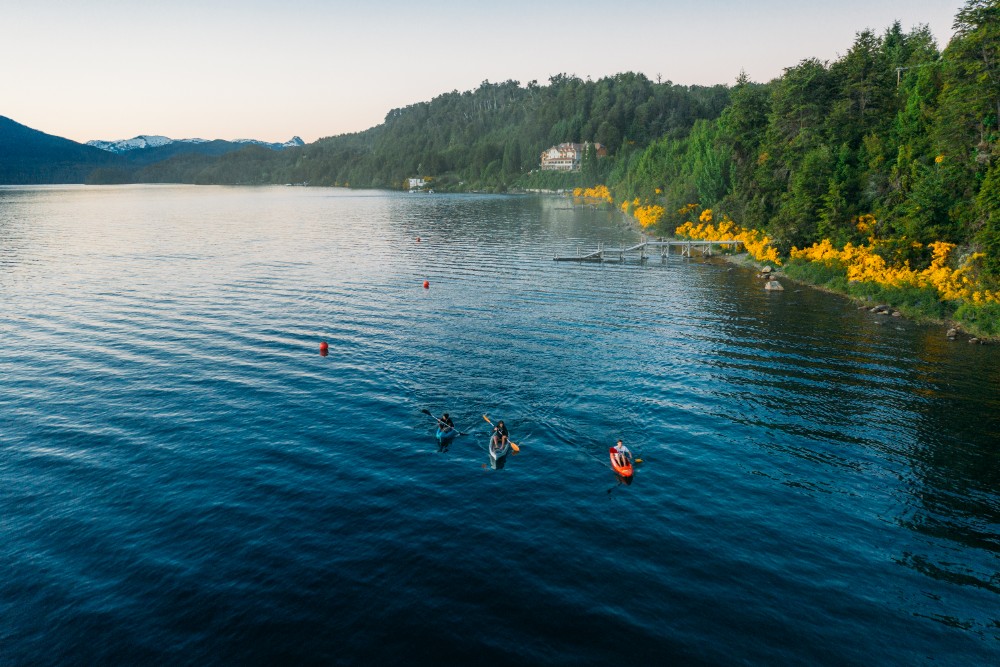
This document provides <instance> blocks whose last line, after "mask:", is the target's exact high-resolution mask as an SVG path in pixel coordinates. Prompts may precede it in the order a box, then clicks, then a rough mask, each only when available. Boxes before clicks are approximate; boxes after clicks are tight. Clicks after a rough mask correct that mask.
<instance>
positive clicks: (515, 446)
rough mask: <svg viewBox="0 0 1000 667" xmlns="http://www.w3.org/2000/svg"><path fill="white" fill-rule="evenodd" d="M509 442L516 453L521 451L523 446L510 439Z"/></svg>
mask: <svg viewBox="0 0 1000 667" xmlns="http://www.w3.org/2000/svg"><path fill="white" fill-rule="evenodd" d="M507 444H508V445H510V448H511V449H513V450H514V452H515V453H516V452H519V451H521V448H520V447H518V446H517V445H516V444H514V443H513V442H511V441H510V440H508V441H507Z"/></svg>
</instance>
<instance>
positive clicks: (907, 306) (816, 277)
mask: <svg viewBox="0 0 1000 667" xmlns="http://www.w3.org/2000/svg"><path fill="white" fill-rule="evenodd" d="M782 268H783V271H784V273H785V275H786V276H788V277H789V278H791V279H792V280H795V281H798V282H801V283H805V284H807V285H812V286H815V287H819V288H822V289H826V290H829V291H831V292H836V293H838V294H844V295H847V296H850V297H852V298H854V299H856V300H858V301H861V302H864V303H880V304H886V305H888V306H892V307H893V308H895V309H896V310H899V311H900V312H901V313H903V314H904V315H905V316H906V317H908V318H910V319H913V320H917V321H923V322H934V323H940V324H946V325H949V326H955V325H957V326H958V327H959V328H961V329H962V330H963V331H965V332H966V333H969V334H972V335H974V336H977V337H979V338H988V339H992V340H994V341H997V340H1000V304H997V303H985V304H974V303H968V302H961V301H948V300H942V299H941V298H940V294H939V292H938V290H936V289H935V288H934V287H930V286H922V287H917V286H891V285H884V284H880V283H876V282H867V281H857V280H848V278H847V267H846V266H844V265H842V264H840V263H838V262H812V261H808V260H802V259H792V260H789V261H788V262H786V263H785V265H784V266H783V267H782Z"/></svg>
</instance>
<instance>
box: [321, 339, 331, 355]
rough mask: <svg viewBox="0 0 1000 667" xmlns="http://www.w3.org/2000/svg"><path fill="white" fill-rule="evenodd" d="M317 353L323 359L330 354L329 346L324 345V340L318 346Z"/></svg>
mask: <svg viewBox="0 0 1000 667" xmlns="http://www.w3.org/2000/svg"><path fill="white" fill-rule="evenodd" d="M319 353H320V354H321V355H322V356H324V357H325V356H326V355H327V354H329V353H330V346H329V345H327V344H326V341H325V340H324V341H322V342H321V343H320V344H319Z"/></svg>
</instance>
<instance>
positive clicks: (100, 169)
mask: <svg viewBox="0 0 1000 667" xmlns="http://www.w3.org/2000/svg"><path fill="white" fill-rule="evenodd" d="M304 145H305V143H304V142H303V141H302V139H300V138H299V137H293V138H292V139H290V140H289V141H286V142H285V143H269V142H266V141H258V140H256V139H237V140H236V141H223V140H221V139H215V140H206V139H171V138H169V137H164V136H159V135H140V136H138V137H134V138H132V139H123V140H119V141H89V142H87V143H86V144H80V143H77V142H75V141H71V140H69V139H64V138H62V137H57V136H53V135H51V134H46V133H44V132H40V131H39V130H35V129H32V128H30V127H27V126H25V125H22V124H21V123H18V122H16V121H14V120H11V119H10V118H6V117H4V116H0V184H12V185H23V184H43V183H88V182H102V183H109V182H119V183H127V182H133V181H135V180H138V179H140V178H141V171H142V170H143V169H144V168H146V167H149V166H150V165H153V164H156V163H159V162H164V161H167V160H170V159H172V158H176V159H180V158H184V157H188V156H190V157H197V156H202V158H204V157H218V156H221V155H225V154H227V153H234V152H237V151H241V150H251V149H253V150H262V149H270V150H272V151H280V150H285V149H288V148H297V147H300V146H304Z"/></svg>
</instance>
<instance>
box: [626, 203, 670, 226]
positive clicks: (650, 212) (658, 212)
mask: <svg viewBox="0 0 1000 667" xmlns="http://www.w3.org/2000/svg"><path fill="white" fill-rule="evenodd" d="M664 213H666V211H665V210H664V208H663V207H662V206H660V205H658V204H647V205H645V206H637V207H636V208H635V210H633V211H632V215H634V216H635V219H636V220H638V221H639V224H640V225H642V226H643V228H646V227H652V226H653V225H655V224H656V223H658V222H659V221H660V220H661V219H662V218H663V214H664Z"/></svg>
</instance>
